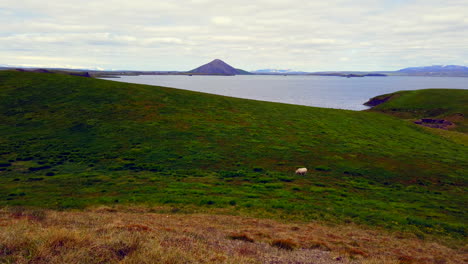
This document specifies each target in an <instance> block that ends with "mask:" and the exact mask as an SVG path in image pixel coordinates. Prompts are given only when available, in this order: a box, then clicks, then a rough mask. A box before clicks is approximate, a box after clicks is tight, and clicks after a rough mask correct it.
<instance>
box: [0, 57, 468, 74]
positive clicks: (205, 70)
mask: <svg viewBox="0 0 468 264" xmlns="http://www.w3.org/2000/svg"><path fill="white" fill-rule="evenodd" d="M15 69H16V70H20V71H43V72H44V71H47V72H53V73H66V74H73V75H76V73H77V72H87V74H88V75H89V76H92V77H109V76H121V75H247V74H257V75H319V76H339V77H373V76H441V77H443V76H446V77H468V67H467V66H460V65H433V66H422V67H409V68H404V69H400V70H397V71H367V72H360V71H329V72H304V71H293V70H286V69H261V70H255V71H252V72H248V71H245V70H241V69H236V68H234V67H232V66H231V65H229V64H227V63H226V62H224V61H222V60H220V59H215V60H213V61H211V62H209V63H207V64H204V65H202V66H200V67H198V68H196V69H193V70H191V71H187V72H183V71H131V70H128V71H102V70H86V69H62V68H28V67H14V66H10V65H4V64H3V65H2V64H0V70H15ZM80 75H83V74H80Z"/></svg>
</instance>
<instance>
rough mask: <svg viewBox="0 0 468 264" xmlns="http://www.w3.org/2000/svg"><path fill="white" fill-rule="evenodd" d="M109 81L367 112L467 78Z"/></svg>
mask: <svg viewBox="0 0 468 264" xmlns="http://www.w3.org/2000/svg"><path fill="white" fill-rule="evenodd" d="M110 80H114V81H120V82H129V83H139V84H149V85H158V86H167V87H174V88H180V89H185V90H191V91H199V92H205V93H211V94H219V95H226V96H232V97H239V98H247V99H255V100H262V101H271V102H281V103H290V104H298V105H308V106H318V107H327V108H340V109H349V110H363V109H367V107H366V106H364V105H362V104H363V103H365V102H366V101H367V100H368V99H369V98H371V97H374V96H377V95H381V94H386V93H391V92H395V91H400V90H416V89H426V88H457V89H468V78H460V77H459V78H457V77H406V76H405V77H401V76H395V77H364V78H343V77H323V76H247V75H239V76H179V75H141V76H123V77H121V78H115V79H114V78H113V79H110Z"/></svg>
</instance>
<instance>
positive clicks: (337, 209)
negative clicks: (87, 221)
mask: <svg viewBox="0 0 468 264" xmlns="http://www.w3.org/2000/svg"><path fill="white" fill-rule="evenodd" d="M0 150H1V152H0V166H1V167H0V170H1V171H0V186H2V188H0V206H5V205H9V206H13V205H27V206H39V207H48V208H57V209H66V208H82V207H86V206H89V205H93V204H108V205H115V204H150V205H161V204H165V205H168V206H172V207H175V208H186V207H188V208H193V210H198V209H197V208H223V210H224V211H225V212H227V213H233V214H242V215H254V216H259V217H272V218H277V219H279V218H286V219H290V220H292V219H295V220H300V221H310V220H314V219H315V220H316V219H318V220H323V221H328V222H338V223H343V222H354V223H358V224H365V225H369V226H380V227H384V228H388V229H393V230H405V231H410V232H415V233H417V234H420V235H423V234H433V235H442V236H454V237H464V236H466V226H465V225H464V224H463V223H464V221H465V220H466V217H467V215H466V210H465V208H464V206H465V202H466V199H465V192H464V190H465V188H466V183H467V182H466V175H468V171H467V168H468V166H467V165H468V164H467V159H466V155H465V154H466V153H467V148H466V147H464V146H462V145H460V144H457V143H455V142H453V141H451V140H449V139H446V138H444V137H441V136H439V135H437V134H434V133H431V132H430V131H428V130H427V129H424V128H421V127H419V126H416V125H414V124H412V123H409V122H407V121H405V120H400V119H398V118H394V117H391V116H387V115H383V114H381V113H373V112H355V111H345V110H335V109H323V108H314V107H305V106H296V105H287V104H279V103H270V102H259V101H253V100H245V99H236V98H230V97H223V96H217V95H209V94H203V93H197V92H191V91H184V90H177V89H171V88H163V87H154V86H146V85H137V84H128V83H119V82H112V81H105V80H98V79H91V78H83V77H76V76H66V75H56V74H46V73H27V72H11V71H3V72H0ZM299 166H305V167H307V168H309V173H308V175H307V176H297V175H294V170H295V169H296V168H297V167H299Z"/></svg>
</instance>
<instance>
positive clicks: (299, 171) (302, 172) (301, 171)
mask: <svg viewBox="0 0 468 264" xmlns="http://www.w3.org/2000/svg"><path fill="white" fill-rule="evenodd" d="M306 173H307V168H299V169H297V170H296V174H299V175H306Z"/></svg>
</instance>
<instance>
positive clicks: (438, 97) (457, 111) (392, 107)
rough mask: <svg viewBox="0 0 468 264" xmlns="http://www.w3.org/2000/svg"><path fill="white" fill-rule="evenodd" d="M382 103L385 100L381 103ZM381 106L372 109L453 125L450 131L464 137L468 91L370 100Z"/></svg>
mask: <svg viewBox="0 0 468 264" xmlns="http://www.w3.org/2000/svg"><path fill="white" fill-rule="evenodd" d="M385 99H387V100H386V101H385ZM373 100H374V101H375V102H378V101H382V100H384V101H385V102H384V103H381V104H378V105H377V106H375V107H373V108H372V111H378V112H383V113H386V114H391V115H394V116H397V117H401V118H405V119H419V118H437V119H445V120H449V121H452V122H453V123H455V124H456V127H454V128H453V130H457V131H460V132H463V133H468V121H467V120H468V118H467V117H468V90H460V89H425V90H416V91H400V92H396V93H391V94H385V95H380V96H377V97H375V98H373V99H371V100H370V101H369V102H372V101H373Z"/></svg>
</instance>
